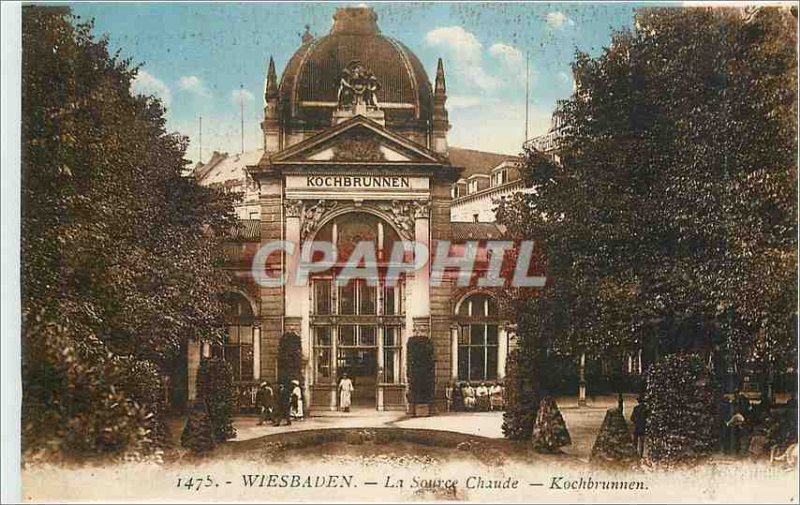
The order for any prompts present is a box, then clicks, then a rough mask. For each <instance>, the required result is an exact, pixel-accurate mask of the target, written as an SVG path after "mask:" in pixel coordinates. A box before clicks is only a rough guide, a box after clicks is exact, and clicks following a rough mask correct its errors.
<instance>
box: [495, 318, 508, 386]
mask: <svg viewBox="0 0 800 505" xmlns="http://www.w3.org/2000/svg"><path fill="white" fill-rule="evenodd" d="M507 357H508V332H507V331H506V325H505V324H501V325H500V327H499V328H498V329H497V378H498V379H501V380H502V379H504V378H505V377H506V358H507Z"/></svg>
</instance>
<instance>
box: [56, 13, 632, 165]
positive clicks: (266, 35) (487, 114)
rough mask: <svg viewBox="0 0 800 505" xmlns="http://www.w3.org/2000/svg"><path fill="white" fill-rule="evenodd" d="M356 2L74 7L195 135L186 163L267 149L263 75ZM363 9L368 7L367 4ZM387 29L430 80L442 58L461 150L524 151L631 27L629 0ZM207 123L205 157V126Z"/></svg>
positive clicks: (175, 123) (402, 23) (174, 124)
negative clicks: (584, 71) (578, 59)
mask: <svg viewBox="0 0 800 505" xmlns="http://www.w3.org/2000/svg"><path fill="white" fill-rule="evenodd" d="M348 5H351V6H352V5H357V4H356V3H340V2H330V3H328V2H325V3H272V2H270V3H180V4H178V3H148V4H145V3H117V4H109V3H76V4H71V6H72V9H73V12H74V13H75V14H76V15H78V16H80V17H81V19H82V20H88V19H92V18H93V19H94V21H95V34H96V35H98V36H100V35H103V34H105V35H107V36H108V38H109V43H110V47H111V49H112V50H117V49H119V50H120V51H121V55H122V56H123V57H129V58H131V60H132V62H133V63H134V64H138V65H141V68H140V71H139V75H138V77H137V79H136V81H135V82H134V84H133V86H132V88H133V90H134V91H136V92H140V93H145V94H153V95H156V96H158V97H160V98H161V99H162V101H163V102H164V104H165V105H166V108H167V127H168V129H169V130H170V131H178V132H180V133H182V134H184V135H186V136H188V137H189V140H190V146H189V150H188V152H187V158H188V159H190V160H192V161H193V162H194V161H197V159H198V157H201V156H202V160H203V161H207V160H208V158H209V156H210V155H211V153H212V151H213V150H218V151H224V152H229V153H236V152H239V151H240V150H241V140H240V136H241V133H240V132H241V116H240V106H241V105H242V104H243V105H244V140H245V142H244V143H245V150H252V149H257V148H261V147H262V140H261V130H260V126H259V123H260V121H261V120H262V116H263V106H264V100H263V95H264V77H265V75H266V71H267V64H268V62H269V58H270V56H272V57H273V58H274V59H275V65H276V69H277V71H278V72H279V78H280V73H282V72H283V68H284V67H285V65H286V63H287V62H288V60H289V58H290V57H291V55H292V54H293V53H294V52H295V50H297V48H298V47H299V46H300V36H301V34H302V33H303V32H304V31H305V29H304V26H305V25H309V26H310V29H311V32H312V33H313V34H315V35H316V36H323V35H326V34H327V33H328V32H329V31H330V28H331V26H332V16H333V13H334V11H335V10H336V8H337V7H342V6H348ZM358 5H365V4H363V3H362V4H358ZM366 5H369V6H370V7H373V8H374V9H375V11H376V13H377V15H378V26H379V27H380V29H381V33H382V34H384V35H387V36H390V37H393V38H396V39H398V40H400V41H401V42H403V43H404V44H405V45H407V46H408V47H409V48H410V49H411V50H412V51H413V52H414V53H415V54H416V55H417V56H418V57H419V59H420V61H422V63H423V65H424V66H425V69H426V71H427V73H428V77H429V79H431V80H432V79H433V78H434V76H435V75H436V62H437V59H438V58H439V57H441V58H442V59H443V62H444V67H445V74H446V81H447V96H448V99H447V109H448V112H449V115H450V116H449V117H450V123H451V124H452V129H451V130H450V133H449V136H448V141H449V144H450V145H451V146H458V147H465V148H471V149H479V150H483V151H491V152H501V153H509V154H514V153H517V152H519V151H520V149H521V145H522V142H523V141H524V140H525V81H526V79H525V75H526V54H528V55H529V59H530V60H529V61H530V92H529V135H528V136H529V137H532V136H535V135H540V134H543V133H545V132H546V131H547V129H548V127H549V122H550V115H551V113H552V111H553V108H554V106H555V103H556V100H558V99H561V98H568V97H569V96H570V94H571V93H572V88H573V81H572V72H571V67H570V64H571V62H572V61H573V60H574V56H575V52H576V50H581V51H585V52H588V53H589V54H591V55H595V56H596V55H599V54H600V53H601V52H602V48H603V47H605V46H608V44H609V43H610V40H611V33H612V30H619V29H622V28H626V27H631V26H632V23H633V14H634V8H635V4H631V3H602V4H599V3H595V4H579V3H491V4H489V3H402V4H400V3H379V2H368V3H366ZM200 116H202V118H203V119H202V125H203V126H202V155H201V149H200V147H201V146H200V142H199V120H198V118H199V117H200Z"/></svg>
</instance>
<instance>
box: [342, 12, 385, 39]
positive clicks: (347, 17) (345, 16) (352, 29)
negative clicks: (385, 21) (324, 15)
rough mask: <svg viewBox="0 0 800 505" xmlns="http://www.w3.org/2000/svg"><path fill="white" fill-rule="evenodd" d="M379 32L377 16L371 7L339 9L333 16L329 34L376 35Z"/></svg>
mask: <svg viewBox="0 0 800 505" xmlns="http://www.w3.org/2000/svg"><path fill="white" fill-rule="evenodd" d="M380 32H381V31H380V29H379V28H378V15H377V14H375V10H373V9H372V7H367V6H358V7H339V8H338V9H336V13H335V14H334V15H333V28H331V33H347V34H351V35H377V34H379V33H380Z"/></svg>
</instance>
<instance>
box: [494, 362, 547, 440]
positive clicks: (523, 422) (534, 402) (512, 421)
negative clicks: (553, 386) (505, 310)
mask: <svg viewBox="0 0 800 505" xmlns="http://www.w3.org/2000/svg"><path fill="white" fill-rule="evenodd" d="M537 377H538V376H537V373H536V368H535V366H534V360H533V358H532V357H531V356H529V355H528V354H527V353H522V352H520V351H519V350H518V349H515V350H514V351H512V352H511V353H510V354H509V356H508V361H507V362H506V410H505V412H504V413H503V434H504V435H505V436H506V438H510V439H512V440H528V439H530V438H531V435H532V434H533V424H534V422H535V420H536V412H537V411H538V410H539V398H540V396H539V383H538V380H537Z"/></svg>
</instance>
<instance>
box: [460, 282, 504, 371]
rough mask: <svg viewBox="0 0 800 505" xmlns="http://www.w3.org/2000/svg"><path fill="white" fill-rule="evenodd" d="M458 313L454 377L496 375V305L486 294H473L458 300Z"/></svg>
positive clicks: (497, 333)
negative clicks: (456, 370) (459, 302)
mask: <svg viewBox="0 0 800 505" xmlns="http://www.w3.org/2000/svg"><path fill="white" fill-rule="evenodd" d="M458 315H459V316H460V319H462V321H463V322H462V323H461V324H460V325H459V328H458V356H457V359H458V378H459V380H469V381H484V380H495V379H496V378H497V365H498V352H499V326H498V324H497V322H496V318H497V304H496V302H495V301H494V299H493V298H492V297H490V296H488V295H483V294H476V295H472V296H470V297H469V298H467V299H465V300H464V301H462V302H461V304H460V305H459V307H458Z"/></svg>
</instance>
